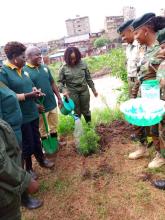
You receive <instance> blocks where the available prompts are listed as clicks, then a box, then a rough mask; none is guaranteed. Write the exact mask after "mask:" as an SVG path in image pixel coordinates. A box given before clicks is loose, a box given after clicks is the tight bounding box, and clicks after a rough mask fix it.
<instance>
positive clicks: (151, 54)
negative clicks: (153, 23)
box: [132, 42, 161, 98]
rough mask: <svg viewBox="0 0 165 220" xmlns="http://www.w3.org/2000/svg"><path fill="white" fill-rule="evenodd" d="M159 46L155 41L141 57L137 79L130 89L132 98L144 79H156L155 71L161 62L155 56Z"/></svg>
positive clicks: (135, 95)
mask: <svg viewBox="0 0 165 220" xmlns="http://www.w3.org/2000/svg"><path fill="white" fill-rule="evenodd" d="M159 50H160V46H159V44H158V43H157V42H155V44H154V45H153V46H152V47H149V48H147V50H146V53H145V54H144V57H143V59H142V60H141V62H140V63H139V72H138V80H137V81H136V83H135V85H134V87H133V89H132V98H136V97H137V94H138V91H139V87H140V85H141V84H142V82H143V81H144V80H148V79H156V72H157V69H158V67H159V65H160V63H161V59H158V58H157V54H158V51H159Z"/></svg>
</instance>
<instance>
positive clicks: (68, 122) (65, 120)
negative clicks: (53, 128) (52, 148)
mask: <svg viewBox="0 0 165 220" xmlns="http://www.w3.org/2000/svg"><path fill="white" fill-rule="evenodd" d="M73 131H74V119H73V117H71V116H65V115H62V114H60V115H59V123H58V133H59V134H60V135H67V134H72V133H73Z"/></svg>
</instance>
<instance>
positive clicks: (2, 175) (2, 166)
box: [0, 119, 31, 208]
mask: <svg viewBox="0 0 165 220" xmlns="http://www.w3.org/2000/svg"><path fill="white" fill-rule="evenodd" d="M30 181H31V175H30V174H29V173H28V172H26V171H25V170H23V169H22V168H21V151H20V148H19V145H18V142H17V140H16V137H15V134H14V132H13V130H12V128H11V127H10V126H9V125H8V124H7V123H6V122H5V121H3V120H2V119H0V208H3V207H4V208H5V207H6V206H8V205H9V204H11V203H12V202H15V201H16V200H18V199H16V198H20V197H21V194H22V193H23V192H24V191H25V190H26V189H27V188H28V186H29V183H30Z"/></svg>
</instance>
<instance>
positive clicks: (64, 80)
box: [59, 47, 98, 122]
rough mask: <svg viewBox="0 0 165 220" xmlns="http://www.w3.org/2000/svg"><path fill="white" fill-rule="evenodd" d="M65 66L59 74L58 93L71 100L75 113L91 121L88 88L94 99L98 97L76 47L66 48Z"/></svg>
mask: <svg viewBox="0 0 165 220" xmlns="http://www.w3.org/2000/svg"><path fill="white" fill-rule="evenodd" d="M64 60H65V64H64V65H63V66H62V68H61V69H60V72H59V77H60V80H59V82H60V85H59V87H60V92H63V94H64V96H67V97H69V96H70V98H71V99H73V101H74V103H75V113H76V114H77V115H78V116H79V117H81V115H83V116H84V118H85V120H86V122H90V121H91V112H90V94H89V89H88V86H89V87H90V88H91V89H92V92H93V94H94V96H95V97H97V96H98V93H97V92H96V89H95V86H94V83H93V81H92V79H91V76H90V72H89V69H88V67H87V65H86V64H85V63H84V62H83V61H82V60H81V53H80V51H79V49H78V48H76V47H68V48H67V49H66V51H65V54H64Z"/></svg>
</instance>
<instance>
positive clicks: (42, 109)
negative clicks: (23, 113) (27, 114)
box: [37, 105, 45, 113]
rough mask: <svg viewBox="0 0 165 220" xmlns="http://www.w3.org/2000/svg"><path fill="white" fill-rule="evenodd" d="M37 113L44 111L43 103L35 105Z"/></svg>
mask: <svg viewBox="0 0 165 220" xmlns="http://www.w3.org/2000/svg"><path fill="white" fill-rule="evenodd" d="M37 108H38V111H39V113H42V112H45V108H44V106H43V105H37Z"/></svg>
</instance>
